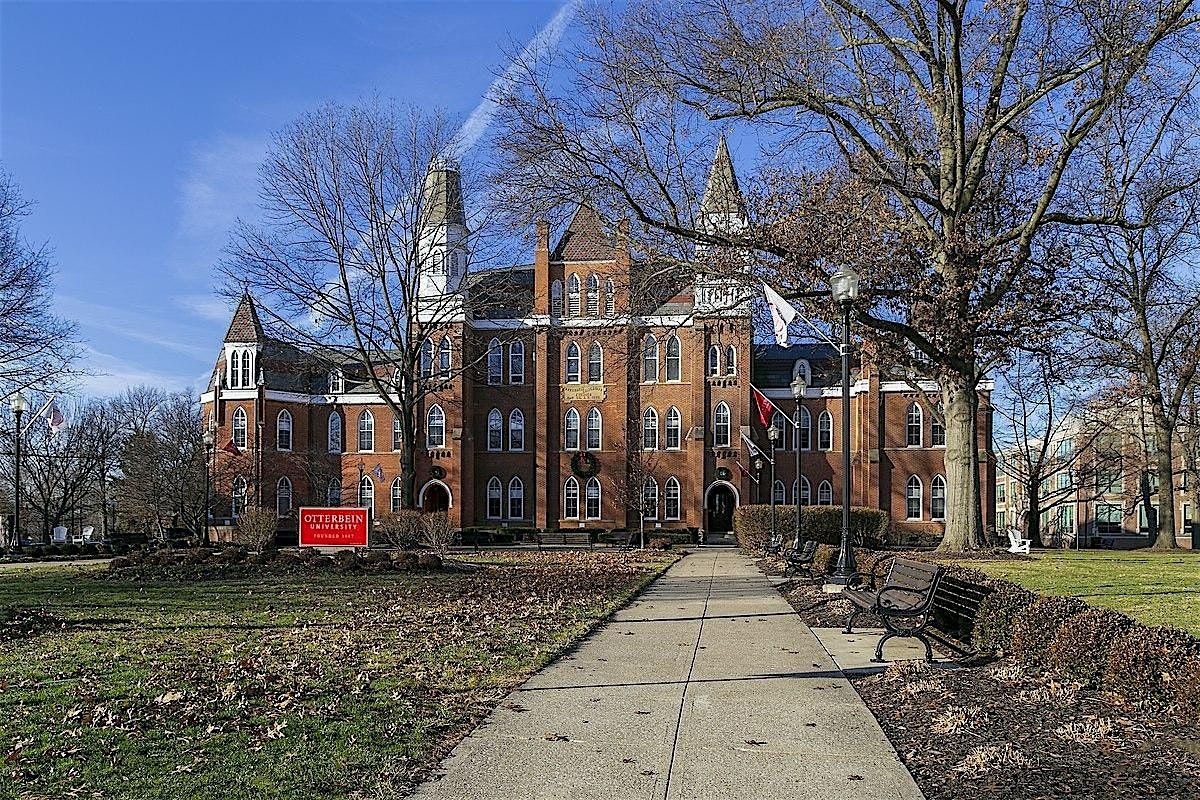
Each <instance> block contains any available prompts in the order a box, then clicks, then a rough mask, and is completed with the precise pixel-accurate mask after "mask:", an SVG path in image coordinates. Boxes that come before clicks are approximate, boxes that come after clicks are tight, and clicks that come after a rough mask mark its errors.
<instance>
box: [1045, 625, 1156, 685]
mask: <svg viewBox="0 0 1200 800" xmlns="http://www.w3.org/2000/svg"><path fill="white" fill-rule="evenodd" d="M1133 625H1134V622H1133V620H1132V619H1130V618H1129V617H1127V616H1125V615H1124V614H1120V613H1118V612H1116V611H1109V610H1108V609H1103V608H1093V609H1089V610H1087V611H1084V612H1083V613H1082V614H1078V615H1076V616H1074V617H1071V618H1070V619H1069V620H1067V621H1066V622H1064V623H1063V625H1062V627H1061V628H1059V629H1058V633H1056V634H1055V636H1054V641H1053V642H1051V643H1050V649H1049V651H1048V652H1047V663H1048V664H1049V665H1050V667H1051V668H1052V669H1055V670H1057V671H1058V672H1061V673H1062V674H1063V675H1064V676H1066V677H1068V678H1070V679H1071V680H1073V681H1078V682H1079V683H1082V684H1084V685H1085V686H1091V687H1093V688H1098V687H1099V686H1100V683H1101V681H1102V680H1103V678H1104V671H1105V670H1106V669H1107V668H1108V651H1109V650H1110V649H1111V648H1112V645H1113V643H1114V642H1115V641H1116V640H1117V639H1118V638H1119V637H1121V636H1122V635H1124V634H1125V633H1127V632H1128V631H1129V629H1130V628H1131V627H1133Z"/></svg>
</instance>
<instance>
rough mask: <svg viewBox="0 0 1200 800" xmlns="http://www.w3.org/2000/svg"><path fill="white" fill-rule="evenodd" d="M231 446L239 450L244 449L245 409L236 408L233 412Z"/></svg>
mask: <svg viewBox="0 0 1200 800" xmlns="http://www.w3.org/2000/svg"><path fill="white" fill-rule="evenodd" d="M233 444H234V445H235V446H236V447H237V448H238V449H239V450H245V449H246V409H244V408H238V409H235V410H234V412H233Z"/></svg>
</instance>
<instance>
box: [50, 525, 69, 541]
mask: <svg viewBox="0 0 1200 800" xmlns="http://www.w3.org/2000/svg"><path fill="white" fill-rule="evenodd" d="M53 534H54V538H53V539H52V540H51V541H52V542H53V543H54V544H66V543H67V534H68V531H67V529H66V527H65V526H63V525H59V526H58V527H56V528H55V529H54V531H53Z"/></svg>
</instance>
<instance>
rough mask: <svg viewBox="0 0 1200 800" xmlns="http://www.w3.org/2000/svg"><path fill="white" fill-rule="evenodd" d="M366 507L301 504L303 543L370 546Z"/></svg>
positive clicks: (309, 545)
mask: <svg viewBox="0 0 1200 800" xmlns="http://www.w3.org/2000/svg"><path fill="white" fill-rule="evenodd" d="M369 528H370V518H369V517H368V515H367V509H365V508H301V509H300V546H301V547H366V546H367V531H368V529H369Z"/></svg>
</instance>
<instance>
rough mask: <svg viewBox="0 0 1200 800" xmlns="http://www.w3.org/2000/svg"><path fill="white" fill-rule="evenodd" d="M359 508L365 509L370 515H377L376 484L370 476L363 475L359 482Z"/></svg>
mask: <svg viewBox="0 0 1200 800" xmlns="http://www.w3.org/2000/svg"><path fill="white" fill-rule="evenodd" d="M358 507H359V508H365V509H366V510H367V513H368V514H371V515H374V513H375V483H374V482H373V481H372V480H371V476H370V475H363V476H362V480H361V481H359V482H358Z"/></svg>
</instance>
